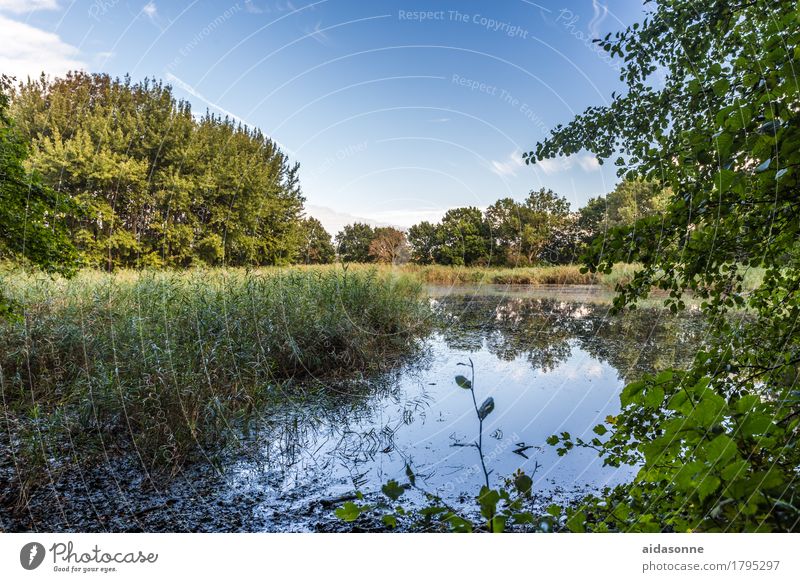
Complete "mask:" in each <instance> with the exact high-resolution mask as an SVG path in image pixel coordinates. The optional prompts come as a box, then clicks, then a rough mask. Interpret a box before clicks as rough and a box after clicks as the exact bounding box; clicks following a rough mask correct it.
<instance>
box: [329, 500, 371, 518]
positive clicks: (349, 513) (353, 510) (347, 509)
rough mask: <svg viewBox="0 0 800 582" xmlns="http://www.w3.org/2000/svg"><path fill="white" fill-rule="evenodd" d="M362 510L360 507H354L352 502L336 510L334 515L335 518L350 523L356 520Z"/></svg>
mask: <svg viewBox="0 0 800 582" xmlns="http://www.w3.org/2000/svg"><path fill="white" fill-rule="evenodd" d="M364 509H365V508H362V506H360V505H356V504H355V503H353V502H352V501H348V502H347V503H345V504H344V505H343V506H342V507H339V508H338V509H336V511H335V512H334V513H335V514H336V517H338V518H339V519H341V520H342V521H347V522H350V521H355V520H357V519H358V517H359V516H360V515H361V513H362V511H364Z"/></svg>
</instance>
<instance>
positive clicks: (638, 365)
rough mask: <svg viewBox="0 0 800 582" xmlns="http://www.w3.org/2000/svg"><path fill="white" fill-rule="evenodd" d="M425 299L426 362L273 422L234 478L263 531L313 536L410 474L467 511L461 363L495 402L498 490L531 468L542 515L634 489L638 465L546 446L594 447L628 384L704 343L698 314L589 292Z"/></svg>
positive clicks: (489, 447) (490, 444) (469, 435)
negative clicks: (615, 306)
mask: <svg viewBox="0 0 800 582" xmlns="http://www.w3.org/2000/svg"><path fill="white" fill-rule="evenodd" d="M429 292H430V301H431V304H432V306H433V308H434V309H435V311H436V312H437V313H438V315H439V319H440V321H441V324H440V325H439V327H438V328H437V330H436V331H435V332H434V333H433V334H432V335H431V336H430V337H429V338H428V339H427V340H426V342H425V345H424V347H423V355H422V356H421V357H420V358H419V359H418V360H417V361H415V362H413V363H410V364H408V365H406V366H404V367H403V368H402V369H400V370H396V371H394V372H393V373H391V374H388V375H386V377H384V378H381V379H379V380H378V381H376V382H374V383H372V386H371V389H370V390H367V391H364V390H363V389H359V390H358V391H355V390H354V391H353V392H348V391H344V393H342V394H340V395H339V396H338V397H336V398H333V399H332V400H331V401H330V402H325V403H321V404H317V405H309V404H308V403H307V402H305V403H299V402H296V403H293V402H290V403H289V404H287V405H286V406H285V407H284V408H283V409H282V410H281V411H280V412H279V413H277V414H275V415H272V416H271V417H270V418H269V419H267V420H266V421H265V425H266V428H264V429H263V432H260V435H259V437H258V439H257V442H258V451H259V454H258V455H255V456H251V457H247V458H246V459H245V460H242V461H239V462H238V463H237V464H236V466H235V467H234V469H233V471H232V473H230V474H229V475H231V478H232V479H233V480H235V481H237V483H238V485H239V486H241V485H243V484H245V486H246V487H252V488H253V489H258V490H259V492H260V493H261V494H262V495H264V494H266V497H264V499H263V501H262V503H261V504H260V506H259V508H258V509H257V511H260V512H262V515H261V520H262V523H267V524H269V523H272V522H273V521H274V524H275V528H276V529H288V530H293V529H299V530H302V529H308V528H309V527H311V526H310V525H309V524H310V523H311V522H313V520H314V519H319V518H321V517H322V516H323V515H329V514H330V508H326V507H325V504H324V503H323V502H324V501H325V500H332V499H335V498H338V497H340V496H346V495H347V494H349V493H352V492H353V491H355V490H359V491H362V492H364V493H365V494H367V495H369V494H370V493H374V492H376V491H379V490H380V486H381V485H382V484H383V483H385V482H386V481H387V480H389V479H397V480H398V481H400V482H404V481H405V477H404V474H405V467H406V465H407V464H408V465H409V466H410V467H412V468H413V470H414V472H415V473H416V474H417V482H418V484H420V485H422V486H423V487H424V488H425V489H426V490H427V491H429V492H431V493H436V494H438V495H440V496H442V497H443V498H444V499H445V500H446V501H447V502H448V503H450V504H453V505H456V506H457V505H459V504H464V503H470V501H471V498H473V497H474V495H475V493H476V492H477V490H478V488H479V487H480V485H481V484H482V482H483V474H482V472H481V470H480V464H479V459H478V456H477V451H476V449H475V447H474V446H472V443H474V442H475V440H476V439H477V430H478V422H477V419H476V416H475V410H474V408H473V405H472V400H471V396H470V394H469V391H467V390H464V389H462V388H460V387H458V386H457V385H456V383H455V381H454V377H455V376H456V375H457V374H465V375H467V376H468V377H469V375H470V372H469V368H465V367H463V366H461V365H460V364H462V363H466V362H468V361H469V360H470V359H471V360H472V362H473V363H474V366H475V393H476V397H477V399H478V403H479V404H480V402H481V401H482V400H484V399H485V398H487V397H489V396H491V397H493V398H494V401H495V410H494V412H493V413H492V414H491V415H489V417H488V418H487V419H486V421H485V422H484V427H483V442H484V445H483V446H484V451H485V453H486V456H487V467H488V468H489V469H490V470H491V476H490V479H491V482H492V484H493V485H498V484H501V483H502V481H503V479H504V478H505V477H508V476H510V475H511V474H512V473H513V472H514V471H516V470H517V469H522V470H524V471H526V472H527V473H528V474H531V473H532V472H533V471H534V469H536V473H535V477H534V493H535V494H536V496H537V499H538V500H539V502H540V503H541V504H542V505H545V504H547V503H550V502H552V501H559V502H565V501H569V499H572V498H575V497H577V496H580V495H582V494H585V493H588V492H592V491H597V490H599V489H601V488H602V487H604V486H606V485H614V484H617V483H620V482H622V481H625V480H627V479H630V478H631V476H632V474H633V469H631V468H625V467H623V468H619V469H614V468H610V467H603V466H602V460H601V459H598V457H597V456H596V454H595V453H594V452H593V451H589V450H574V451H572V452H570V453H569V454H567V455H566V456H564V457H559V456H558V455H557V454H556V452H555V449H554V448H553V447H550V446H548V445H547V444H545V440H546V438H547V437H548V436H549V435H551V434H554V433H560V432H563V431H567V432H569V433H571V434H572V435H573V436H583V437H585V438H587V439H591V437H592V436H594V435H593V433H592V427H593V426H595V425H596V424H598V423H599V422H602V421H603V419H605V418H606V416H609V415H614V414H616V413H617V412H618V411H619V398H618V395H619V392H620V390H621V389H622V387H623V386H624V385H625V384H626V383H627V382H630V381H633V380H635V379H636V378H638V377H639V376H640V375H641V374H642V373H644V372H649V371H652V370H654V369H659V368H664V367H668V366H681V365H683V364H685V363H687V362H688V360H689V359H690V358H691V356H692V355H693V353H695V352H696V351H697V348H698V347H699V346H700V345H701V344H702V343H703V333H704V332H703V326H702V324H701V320H700V318H699V317H697V316H696V315H693V314H692V313H691V312H689V313H684V314H681V315H680V316H674V315H671V314H669V313H668V312H666V311H665V310H663V309H658V308H655V307H653V308H644V309H640V310H637V311H635V312H631V313H628V314H625V315H623V316H611V315H610V314H609V309H610V299H611V295H610V294H609V293H608V292H605V291H602V290H598V289H596V288H591V287H587V288H582V287H562V288H535V289H532V288H528V287H513V286H481V287H474V288H473V287H458V288H439V287H432V288H430V290H429ZM537 466H538V469H537ZM413 499H414V498H413V496H412V498H411V500H412V502H413ZM287 516H290V517H288V518H287ZM267 527H268V528H270V526H267Z"/></svg>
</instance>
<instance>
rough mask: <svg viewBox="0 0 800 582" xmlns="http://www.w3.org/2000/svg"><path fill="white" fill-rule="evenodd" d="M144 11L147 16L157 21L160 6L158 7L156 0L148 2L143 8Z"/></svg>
mask: <svg viewBox="0 0 800 582" xmlns="http://www.w3.org/2000/svg"><path fill="white" fill-rule="evenodd" d="M142 12H144V14H145V16H147V18H149V19H150V20H152V21H155V19H156V17H157V16H158V8H156V3H155V2H148V3H147V4H145V5H144V8H142Z"/></svg>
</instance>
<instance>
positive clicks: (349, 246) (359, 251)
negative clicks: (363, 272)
mask: <svg viewBox="0 0 800 582" xmlns="http://www.w3.org/2000/svg"><path fill="white" fill-rule="evenodd" d="M374 237H375V229H373V228H372V227H371V226H370V225H368V224H364V223H363V222H356V223H354V224H348V225H346V226H345V227H344V228H343V229H342V230H341V231H340V232H339V234H337V235H336V252H337V253H338V255H339V259H340V260H341V261H342V262H345V263H369V262H370V261H371V260H372V258H371V256H370V253H369V245H370V243H372V239H373V238H374Z"/></svg>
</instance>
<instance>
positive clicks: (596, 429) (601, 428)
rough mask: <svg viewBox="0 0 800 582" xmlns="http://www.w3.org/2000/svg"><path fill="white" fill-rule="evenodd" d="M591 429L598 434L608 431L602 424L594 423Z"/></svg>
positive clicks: (601, 434)
mask: <svg viewBox="0 0 800 582" xmlns="http://www.w3.org/2000/svg"><path fill="white" fill-rule="evenodd" d="M592 430H593V431H594V433H595V434H597V435H600V436H603V435H604V434H606V433H607V432H608V429H607V428H606V427H605V425H603V424H598V425H596V426H595V427H594V428H593V429H592Z"/></svg>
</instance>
